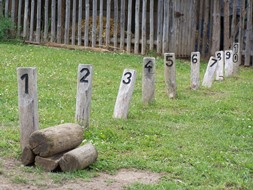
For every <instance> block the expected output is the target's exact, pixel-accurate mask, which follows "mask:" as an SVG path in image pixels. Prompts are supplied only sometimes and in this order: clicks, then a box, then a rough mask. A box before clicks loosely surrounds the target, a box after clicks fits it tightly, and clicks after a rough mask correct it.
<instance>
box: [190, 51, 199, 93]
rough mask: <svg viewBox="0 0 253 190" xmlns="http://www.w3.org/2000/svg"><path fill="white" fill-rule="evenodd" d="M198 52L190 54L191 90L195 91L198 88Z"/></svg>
mask: <svg viewBox="0 0 253 190" xmlns="http://www.w3.org/2000/svg"><path fill="white" fill-rule="evenodd" d="M199 69H200V52H192V53H191V89H192V90H197V89H198V88H199V86H200V79H199Z"/></svg>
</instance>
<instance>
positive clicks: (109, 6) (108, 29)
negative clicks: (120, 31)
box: [105, 0, 111, 48]
mask: <svg viewBox="0 0 253 190" xmlns="http://www.w3.org/2000/svg"><path fill="white" fill-rule="evenodd" d="M110 19H111V0H107V8H106V34H105V45H106V47H107V48H108V47H109V45H110V41H111V37H110Z"/></svg>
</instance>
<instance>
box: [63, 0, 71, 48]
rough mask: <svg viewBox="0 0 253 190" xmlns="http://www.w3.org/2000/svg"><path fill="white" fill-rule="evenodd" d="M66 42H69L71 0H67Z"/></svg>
mask: <svg viewBox="0 0 253 190" xmlns="http://www.w3.org/2000/svg"><path fill="white" fill-rule="evenodd" d="M65 14H66V16H65V33H64V44H69V26H70V0H66V12H65Z"/></svg>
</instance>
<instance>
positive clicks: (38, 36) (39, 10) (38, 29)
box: [36, 0, 41, 42]
mask: <svg viewBox="0 0 253 190" xmlns="http://www.w3.org/2000/svg"><path fill="white" fill-rule="evenodd" d="M40 25H41V0H37V26H36V42H40V33H41V27H40Z"/></svg>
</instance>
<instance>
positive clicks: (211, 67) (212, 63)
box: [202, 56, 218, 88]
mask: <svg viewBox="0 0 253 190" xmlns="http://www.w3.org/2000/svg"><path fill="white" fill-rule="evenodd" d="M217 65H218V60H217V59H216V58H215V57H213V56H211V57H210V59H209V62H208V65H207V68H206V72H205V75H204V79H203V82H202V86H204V87H208V88H211V86H212V83H213V81H214V77H215V71H216V68H217Z"/></svg>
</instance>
